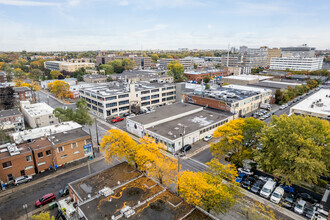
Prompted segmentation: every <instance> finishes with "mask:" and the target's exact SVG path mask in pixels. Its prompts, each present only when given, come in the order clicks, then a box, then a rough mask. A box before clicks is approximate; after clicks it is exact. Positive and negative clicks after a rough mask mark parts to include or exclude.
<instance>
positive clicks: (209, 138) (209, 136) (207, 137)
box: [203, 135, 212, 141]
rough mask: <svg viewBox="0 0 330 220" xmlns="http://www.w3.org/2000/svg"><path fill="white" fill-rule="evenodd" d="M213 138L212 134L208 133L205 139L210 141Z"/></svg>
mask: <svg viewBox="0 0 330 220" xmlns="http://www.w3.org/2000/svg"><path fill="white" fill-rule="evenodd" d="M211 139H212V135H207V136H205V137H204V139H203V140H204V141H209V140H211Z"/></svg>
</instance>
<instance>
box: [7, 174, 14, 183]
mask: <svg viewBox="0 0 330 220" xmlns="http://www.w3.org/2000/svg"><path fill="white" fill-rule="evenodd" d="M12 180H14V177H13V174H11V173H10V174H8V181H12Z"/></svg>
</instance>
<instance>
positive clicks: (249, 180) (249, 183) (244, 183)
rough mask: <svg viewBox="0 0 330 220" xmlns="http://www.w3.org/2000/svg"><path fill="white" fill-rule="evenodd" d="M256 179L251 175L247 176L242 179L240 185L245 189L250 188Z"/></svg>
mask: <svg viewBox="0 0 330 220" xmlns="http://www.w3.org/2000/svg"><path fill="white" fill-rule="evenodd" d="M255 181H256V180H255V179H254V178H253V177H248V178H246V179H245V180H243V181H242V187H243V188H246V189H251V186H252V185H253V183H254V182H255Z"/></svg>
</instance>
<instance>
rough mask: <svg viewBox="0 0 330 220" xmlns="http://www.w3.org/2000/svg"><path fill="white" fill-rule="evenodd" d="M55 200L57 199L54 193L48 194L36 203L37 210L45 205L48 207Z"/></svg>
mask: <svg viewBox="0 0 330 220" xmlns="http://www.w3.org/2000/svg"><path fill="white" fill-rule="evenodd" d="M55 199H56V196H55V195H54V193H49V194H46V195H44V196H43V197H41V198H40V199H38V200H37V201H36V202H35V206H36V207H37V208H39V207H40V206H43V205H46V204H48V203H50V202H53V201H55Z"/></svg>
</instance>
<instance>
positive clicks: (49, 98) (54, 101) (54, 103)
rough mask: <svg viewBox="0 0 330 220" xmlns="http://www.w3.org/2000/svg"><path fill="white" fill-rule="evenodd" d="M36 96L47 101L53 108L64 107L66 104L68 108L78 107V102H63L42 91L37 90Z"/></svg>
mask: <svg viewBox="0 0 330 220" xmlns="http://www.w3.org/2000/svg"><path fill="white" fill-rule="evenodd" d="M36 97H37V100H40V102H45V103H47V104H48V105H50V106H51V107H52V108H63V107H64V106H66V107H68V108H73V109H76V104H62V103H61V102H59V101H58V100H57V99H56V98H53V97H52V96H48V95H46V94H44V93H43V92H40V91H37V92H36Z"/></svg>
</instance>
